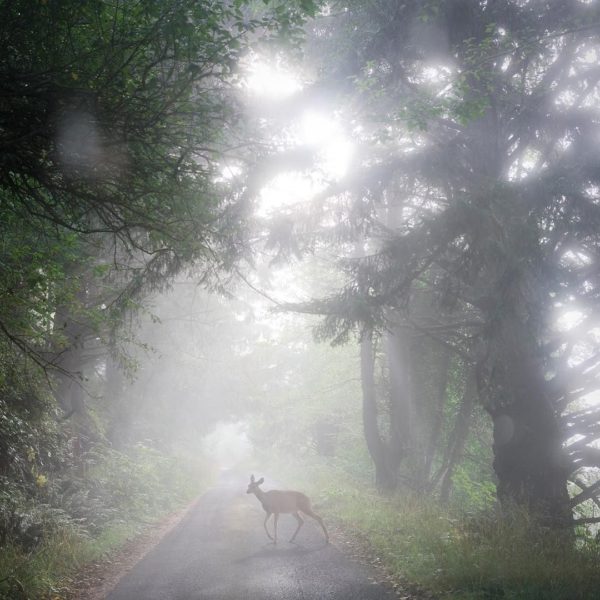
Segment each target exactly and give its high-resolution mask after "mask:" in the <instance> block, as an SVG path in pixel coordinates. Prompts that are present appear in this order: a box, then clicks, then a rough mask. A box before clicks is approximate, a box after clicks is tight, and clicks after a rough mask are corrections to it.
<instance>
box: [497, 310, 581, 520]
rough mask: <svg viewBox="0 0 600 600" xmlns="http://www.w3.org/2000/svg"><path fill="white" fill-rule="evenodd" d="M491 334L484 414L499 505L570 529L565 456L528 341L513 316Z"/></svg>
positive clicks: (550, 406)
mask: <svg viewBox="0 0 600 600" xmlns="http://www.w3.org/2000/svg"><path fill="white" fill-rule="evenodd" d="M495 333H496V335H495V336H494V338H495V339H493V340H491V343H493V344H494V346H495V347H496V348H497V356H496V360H495V364H494V368H493V370H492V377H491V380H490V383H491V385H492V390H493V393H494V401H493V403H492V405H491V406H490V413H491V416H492V420H493V425H494V445H493V448H494V470H495V472H496V475H497V477H498V485H497V491H498V498H499V500H500V501H501V503H502V504H503V505H504V506H510V505H513V504H516V505H519V506H523V507H525V508H526V509H528V510H529V511H530V512H531V513H532V514H533V515H534V516H536V517H538V518H539V520H540V522H541V523H543V524H545V525H548V526H552V527H562V526H570V525H572V520H573V516H572V511H571V508H570V505H569V495H568V492H567V477H568V468H567V458H566V455H565V452H564V450H563V448H562V436H561V431H560V427H559V420H558V418H557V415H556V413H555V410H554V407H553V406H552V403H551V401H550V400H549V397H548V395H547V393H546V382H545V380H544V375H543V368H542V365H541V364H540V361H539V360H538V359H537V357H536V354H535V347H534V346H533V344H532V341H531V340H532V337H531V336H530V335H528V331H527V327H526V326H525V325H524V324H523V323H520V322H519V320H518V319H516V318H515V317H514V313H513V315H507V316H505V317H503V318H501V319H500V320H499V323H498V325H497V328H496V332H495Z"/></svg>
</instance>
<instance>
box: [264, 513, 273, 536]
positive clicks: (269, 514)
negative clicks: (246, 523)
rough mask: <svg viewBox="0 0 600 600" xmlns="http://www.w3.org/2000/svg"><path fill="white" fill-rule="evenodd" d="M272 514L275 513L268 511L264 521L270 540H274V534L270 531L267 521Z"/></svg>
mask: <svg viewBox="0 0 600 600" xmlns="http://www.w3.org/2000/svg"><path fill="white" fill-rule="evenodd" d="M272 514H273V513H270V512H268V513H267V516H266V517H265V522H264V526H265V531H266V532H267V535H268V536H269V539H270V540H272V539H273V536H272V535H271V534H270V533H269V530H268V529H267V521H268V520H269V518H270V516H271V515H272Z"/></svg>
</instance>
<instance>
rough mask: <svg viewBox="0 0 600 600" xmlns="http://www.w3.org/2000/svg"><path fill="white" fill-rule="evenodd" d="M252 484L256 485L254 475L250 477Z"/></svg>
mask: <svg viewBox="0 0 600 600" xmlns="http://www.w3.org/2000/svg"><path fill="white" fill-rule="evenodd" d="M250 483H254V475H250Z"/></svg>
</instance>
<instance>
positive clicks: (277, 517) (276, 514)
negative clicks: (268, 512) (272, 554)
mask: <svg viewBox="0 0 600 600" xmlns="http://www.w3.org/2000/svg"><path fill="white" fill-rule="evenodd" d="M277 521H279V513H275V540H274V542H275V543H277Z"/></svg>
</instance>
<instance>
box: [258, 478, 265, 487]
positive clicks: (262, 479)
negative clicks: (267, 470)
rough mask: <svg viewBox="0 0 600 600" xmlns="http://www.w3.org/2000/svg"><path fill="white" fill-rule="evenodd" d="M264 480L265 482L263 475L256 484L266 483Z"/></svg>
mask: <svg viewBox="0 0 600 600" xmlns="http://www.w3.org/2000/svg"><path fill="white" fill-rule="evenodd" d="M264 482H265V478H264V477H261V478H260V479H259V480H258V481H257V482H256V485H260V484H261V483H264Z"/></svg>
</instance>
